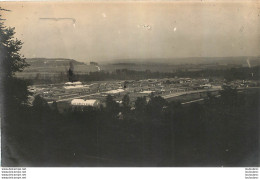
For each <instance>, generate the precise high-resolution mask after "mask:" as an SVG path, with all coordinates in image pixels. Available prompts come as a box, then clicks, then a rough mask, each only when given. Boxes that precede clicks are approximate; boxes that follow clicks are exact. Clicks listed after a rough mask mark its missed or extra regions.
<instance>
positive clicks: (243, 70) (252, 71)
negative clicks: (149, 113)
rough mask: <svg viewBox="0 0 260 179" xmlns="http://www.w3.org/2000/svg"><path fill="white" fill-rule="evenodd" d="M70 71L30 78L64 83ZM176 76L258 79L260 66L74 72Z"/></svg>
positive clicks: (94, 77)
mask: <svg viewBox="0 0 260 179" xmlns="http://www.w3.org/2000/svg"><path fill="white" fill-rule="evenodd" d="M68 76H69V75H68V73H63V72H61V73H60V74H58V75H54V74H53V75H48V76H46V75H41V74H40V73H38V74H36V76H35V77H33V78H30V81H31V84H49V83H64V82H67V81H68V79H69V77H68ZM174 77H193V78H220V79H225V80H227V81H233V80H258V79H259V78H260V66H255V67H252V68H248V67H238V68H230V69H222V70H219V69H216V70H214V69H209V70H201V71H178V72H172V73H169V72H167V73H165V72H151V71H150V70H146V71H136V70H129V69H117V70H115V71H113V72H107V71H97V72H89V73H88V74H77V73H75V74H74V80H75V81H77V80H79V81H83V82H91V81H105V80H142V79H152V78H157V79H159V78H174Z"/></svg>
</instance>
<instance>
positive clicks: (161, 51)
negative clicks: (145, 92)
mask: <svg viewBox="0 0 260 179" xmlns="http://www.w3.org/2000/svg"><path fill="white" fill-rule="evenodd" d="M1 7H2V8H6V9H9V10H12V11H11V12H4V13H2V14H3V18H5V19H6V22H5V24H6V25H8V26H11V27H15V28H16V32H17V34H16V36H17V38H19V39H20V40H22V41H23V42H24V45H23V48H22V51H21V52H22V54H23V55H24V56H25V57H27V58H31V57H46V58H53V57H54V58H59V57H62V58H73V59H76V60H81V61H84V60H86V61H89V60H95V61H104V60H111V59H136V58H137V59H140V58H142V59H149V58H175V57H200V56H203V57H222V56H258V55H260V5H259V3H258V4H257V2H248V3H246V2H240V3H238V2H237V3H234V2H233V3H223V2H217V3H216V2H211V3H206V2H196V3H194V2H186V3H183V2H171V3H169V2H168V3H166V2H164V3H159V2H153V3H151V2H143V3H140V2H132V3H130V2H128V3H126V2H125V3H118V2H110V3H104V2H99V3H97V2H96V3H93V2H92V3H91V2H88V3H82V2H77V3H75V2H74V3H68V2H67V3H64V2H63V3H62V2H59V3H57V2H56V3H46V2H45V3H39V2H34V3H32V2H19V3H18V2H8V3H7V2H1ZM48 18H65V19H63V20H62V19H59V20H58V19H48ZM69 18H71V19H69Z"/></svg>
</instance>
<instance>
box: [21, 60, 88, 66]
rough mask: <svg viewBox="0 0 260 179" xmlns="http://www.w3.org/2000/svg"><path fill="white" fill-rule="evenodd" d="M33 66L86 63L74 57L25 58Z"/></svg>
mask: <svg viewBox="0 0 260 179" xmlns="http://www.w3.org/2000/svg"><path fill="white" fill-rule="evenodd" d="M25 61H26V62H27V63H28V64H30V65H31V66H39V67H44V66H68V65H69V64H70V63H72V64H73V65H84V63H83V62H78V61H76V60H74V59H66V58H27V59H26V60H25Z"/></svg>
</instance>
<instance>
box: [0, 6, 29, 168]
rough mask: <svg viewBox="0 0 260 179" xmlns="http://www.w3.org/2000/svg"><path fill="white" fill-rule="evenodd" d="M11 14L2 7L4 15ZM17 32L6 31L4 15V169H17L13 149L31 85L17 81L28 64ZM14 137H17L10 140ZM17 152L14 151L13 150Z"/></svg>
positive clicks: (0, 23)
mask: <svg viewBox="0 0 260 179" xmlns="http://www.w3.org/2000/svg"><path fill="white" fill-rule="evenodd" d="M3 11H8V10H5V9H2V8H1V7H0V12H3ZM14 35H15V31H14V28H10V27H6V26H5V25H4V19H2V16H1V13H0V68H1V69H0V71H1V73H0V83H1V85H0V86H1V87H2V88H1V91H0V95H1V96H0V98H1V99H0V101H1V105H0V107H1V111H3V112H1V118H2V121H1V129H2V165H3V166H10V165H15V164H14V163H15V162H17V161H15V159H13V156H12V155H14V154H13V153H11V152H10V148H11V147H13V146H14V145H16V144H17V141H18V140H19V139H18V138H19V136H18V135H17V134H19V132H20V131H21V126H20V124H21V121H22V120H23V119H24V118H23V114H24V113H25V111H26V108H25V105H26V104H27V99H28V95H29V92H28V90H27V87H28V85H29V84H28V82H26V81H24V80H21V79H17V78H15V76H14V75H15V73H16V72H21V71H22V70H23V69H24V68H25V67H27V66H28V64H27V63H26V62H25V58H24V57H23V56H22V55H21V54H20V50H21V48H22V42H21V41H20V40H18V39H15V38H14ZM7 136H13V137H11V138H10V137H7ZM12 151H14V150H12Z"/></svg>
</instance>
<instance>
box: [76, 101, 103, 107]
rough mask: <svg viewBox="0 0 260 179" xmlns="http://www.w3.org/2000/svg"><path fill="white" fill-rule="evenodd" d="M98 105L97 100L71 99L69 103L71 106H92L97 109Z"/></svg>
mask: <svg viewBox="0 0 260 179" xmlns="http://www.w3.org/2000/svg"><path fill="white" fill-rule="evenodd" d="M99 104H100V102H99V100H96V99H88V100H84V99H73V100H72V101H71V105H72V106H92V107H98V106H99Z"/></svg>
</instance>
